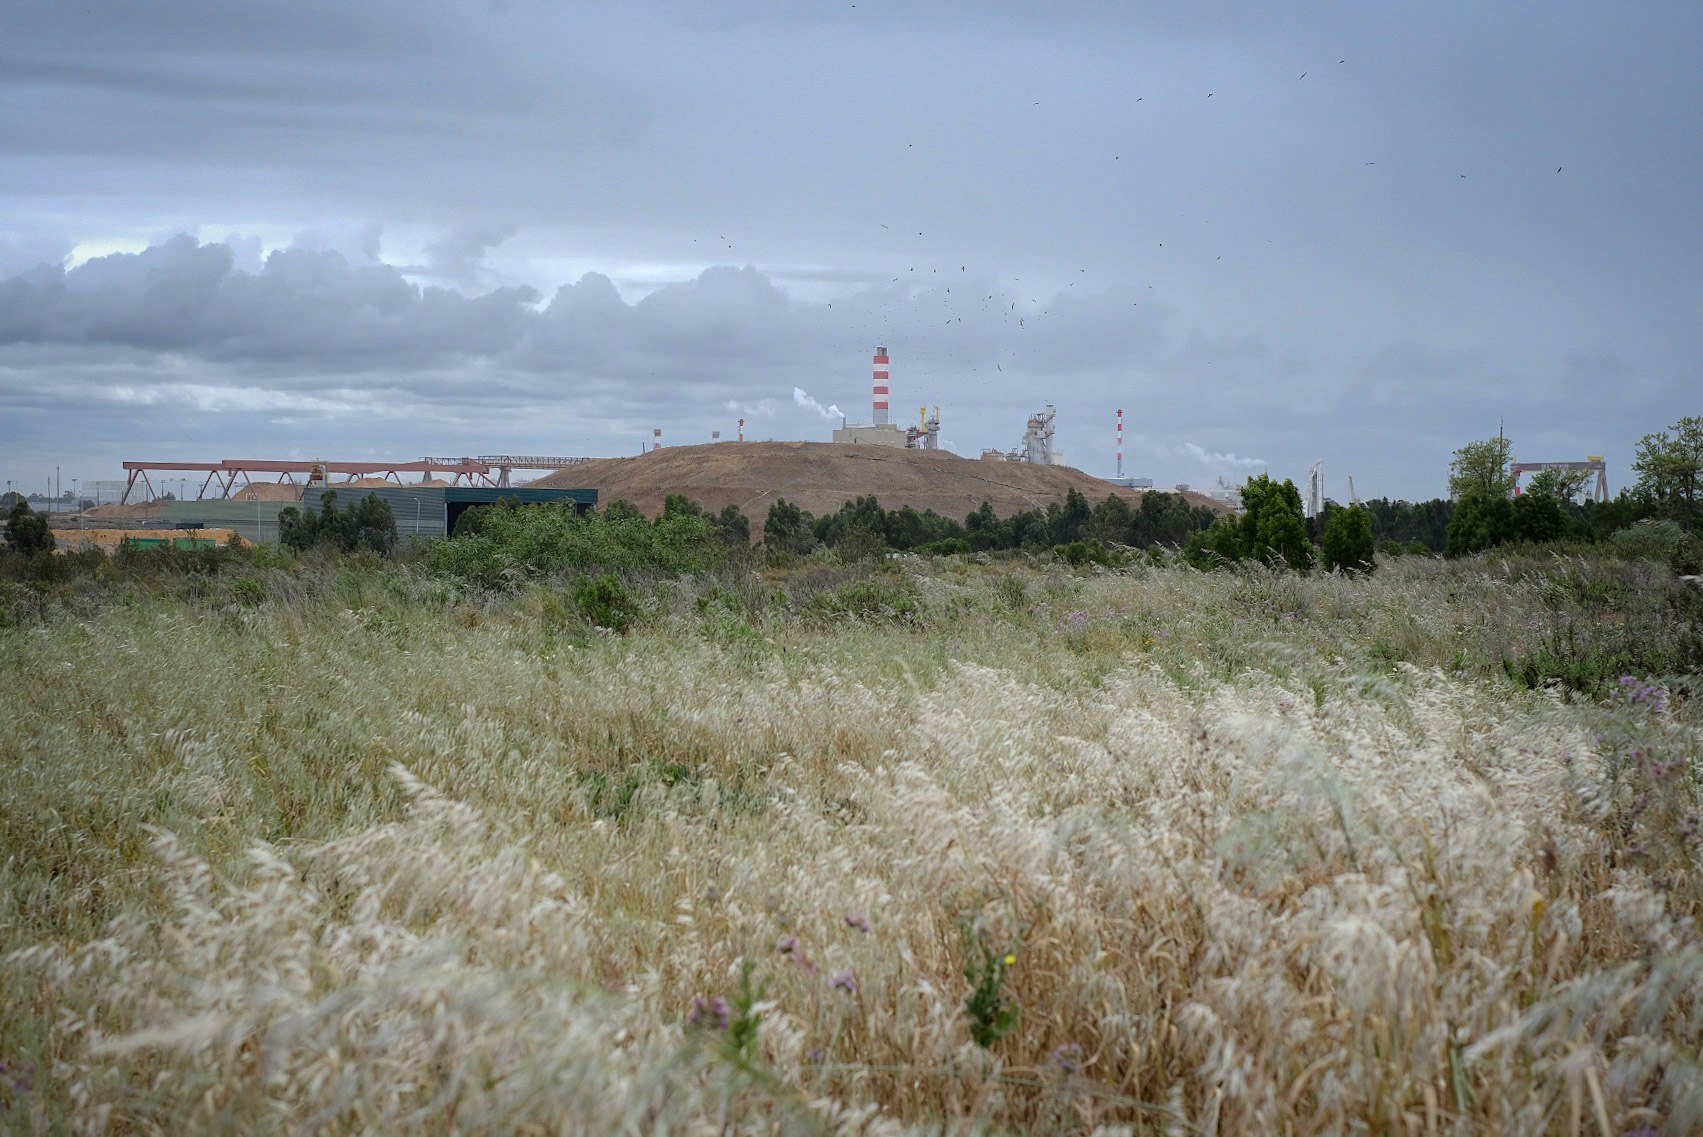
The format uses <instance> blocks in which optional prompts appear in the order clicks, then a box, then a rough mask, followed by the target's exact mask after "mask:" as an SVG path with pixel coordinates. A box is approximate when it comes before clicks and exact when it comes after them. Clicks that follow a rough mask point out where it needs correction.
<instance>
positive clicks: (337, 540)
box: [278, 490, 396, 554]
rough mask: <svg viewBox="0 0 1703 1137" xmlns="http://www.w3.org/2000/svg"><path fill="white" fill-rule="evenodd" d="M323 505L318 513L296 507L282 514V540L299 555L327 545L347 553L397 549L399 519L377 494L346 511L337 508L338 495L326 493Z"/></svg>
mask: <svg viewBox="0 0 1703 1137" xmlns="http://www.w3.org/2000/svg"><path fill="white" fill-rule="evenodd" d="M319 503H320V504H319V512H318V513H314V512H312V511H304V510H301V509H298V508H296V507H295V506H293V505H292V506H290V507H288V508H287V509H284V510H281V511H279V513H278V540H279V541H280V542H281V543H282V544H284V545H285V546H287V547H288V548H291V549H296V550H298V551H300V550H306V549H311V548H314V547H315V546H319V545H326V546H329V547H331V548H334V549H341V550H342V551H343V552H345V553H352V552H354V551H355V550H356V549H370V550H372V551H373V552H375V553H381V554H383V553H388V552H390V550H391V549H393V548H395V546H396V516H395V514H393V513H392V512H391V508H390V503H389V502H387V501H385V500H384V499H383V498H381V497H379V496H378V495H377V494H367V495H366V496H365V497H363V498H362V499H361V500H360V501H358V502H356V503H355V506H354V508H352V509H346V510H345V509H338V508H337V491H335V490H326V491H325V493H324V494H322V495H321V496H320V499H319Z"/></svg>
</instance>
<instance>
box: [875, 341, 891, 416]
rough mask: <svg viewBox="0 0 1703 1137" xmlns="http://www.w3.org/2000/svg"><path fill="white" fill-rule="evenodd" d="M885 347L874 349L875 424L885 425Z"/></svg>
mask: <svg viewBox="0 0 1703 1137" xmlns="http://www.w3.org/2000/svg"><path fill="white" fill-rule="evenodd" d="M887 421H888V420H887V349H886V348H884V347H878V348H876V349H875V425H876V426H886V425H887Z"/></svg>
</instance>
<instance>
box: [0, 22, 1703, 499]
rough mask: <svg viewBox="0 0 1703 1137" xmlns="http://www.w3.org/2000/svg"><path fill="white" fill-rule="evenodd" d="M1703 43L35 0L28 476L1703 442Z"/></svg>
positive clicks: (1379, 474)
mask: <svg viewBox="0 0 1703 1137" xmlns="http://www.w3.org/2000/svg"><path fill="white" fill-rule="evenodd" d="M1699 58H1703V4H1698V3H1695V2H1692V0H1686V2H1679V3H1665V4H1662V3H1644V4H1640V3H1615V4H1605V3H1601V2H1600V0H1599V2H1592V3H1581V2H1568V0H1554V2H1549V3H1545V4H1539V5H1534V4H1531V3H1525V2H1521V3H1514V2H1505V0H1472V2H1466V3H1454V4H1451V3H1437V2H1436V0H1426V2H1423V3H1396V2H1390V0H1379V2H1377V3H1346V2H1344V3H1280V4H1274V3H1270V2H1269V0H1262V2H1259V3H1245V4H1242V3H1216V4H1204V3H1199V2H1196V0H1175V2H1168V0H1151V2H1145V3H1137V2H1134V0H1120V2H1115V3H1106V4H1088V3H1077V4H1071V3H1062V4H1036V3H1032V2H1030V3H1022V4H1016V3H1010V4H1007V3H998V2H984V3H974V4H972V3H960V2H954V0H927V2H922V3H919V2H916V0H905V2H886V0H858V2H857V3H855V4H852V3H806V2H802V0H789V2H782V0H745V2H720V3H718V2H714V0H695V2H680V3H665V2H636V3H625V4H618V5H617V4H595V5H594V4H584V3H582V4H562V3H560V2H559V0H556V2H549V3H545V2H538V3H534V2H531V0H468V2H462V3H456V2H448V0H406V2H403V0H362V2H360V3H343V4H335V5H333V4H310V3H288V4H282V3H267V2H263V0H244V2H242V3H232V2H231V0H159V2H150V3H146V4H138V3H135V2H134V0H92V2H91V0H79V2H78V3H75V4H66V3H62V2H50V0H7V2H6V4H5V6H4V14H3V15H0V477H3V478H5V479H9V480H11V481H12V482H13V484H14V486H15V487H21V488H25V489H28V490H32V491H34V490H41V489H45V488H46V484H47V482H48V480H49V479H51V477H52V475H53V468H54V467H55V466H56V465H58V466H60V467H61V468H62V474H61V476H62V478H63V480H64V485H65V487H66V488H70V479H71V478H73V477H76V478H80V479H83V480H84V481H88V480H92V479H116V478H119V477H122V471H121V468H120V463H121V462H122V461H124V460H126V459H186V460H197V461H211V460H218V459H221V458H227V457H254V458H264V457H279V458H282V457H292V458H314V457H327V458H350V459H368V458H398V459H412V458H414V457H416V456H419V455H422V454H431V455H460V454H478V453H492V452H520V453H545V454H564V455H582V454H583V455H599V456H601V455H612V454H631V453H635V452H637V451H638V450H639V448H640V447H641V446H643V445H645V444H646V443H647V442H648V440H649V438H650V434H651V430H652V428H653V427H658V426H660V427H662V428H663V430H664V432H665V433H664V440H665V442H668V443H688V442H704V441H708V440H709V437H710V432H711V431H712V430H720V431H721V433H722V437H723V438H724V439H728V438H731V437H732V436H733V435H734V433H735V431H736V429H737V427H736V420H737V419H738V418H740V417H741V416H743V417H744V418H746V420H747V422H746V428H745V429H746V434H747V437H753V438H771V437H772V438H804V439H819V440H826V439H827V438H828V431H829V430H830V429H831V427H832V426H836V425H838V419H837V418H836V419H834V420H833V421H831V422H830V421H829V420H828V419H827V418H825V417H824V416H823V415H821V414H818V413H817V412H816V411H814V410H812V409H811V408H810V407H808V406H805V405H801V404H800V403H799V402H798V401H797V400H796V399H795V397H794V393H793V392H794V389H795V388H800V389H802V390H803V391H804V392H806V393H807V394H808V395H809V396H810V397H811V398H812V399H814V400H816V401H817V402H818V403H820V404H822V405H823V406H837V407H839V408H840V409H841V410H842V411H843V412H844V413H845V414H846V415H848V416H849V417H850V418H851V420H852V421H853V422H857V421H860V420H862V421H867V420H868V418H869V417H870V411H869V401H870V392H869V387H870V370H871V368H870V358H871V355H872V354H873V350H874V347H875V346H876V345H877V344H885V345H887V346H888V347H889V349H890V352H891V355H892V360H893V363H892V377H893V404H894V408H895V411H894V415H895V418H899V419H901V420H909V419H910V418H912V417H914V416H915V413H916V408H917V407H918V406H921V405H923V404H925V403H926V404H928V405H930V406H933V405H936V404H938V405H939V406H940V407H941V410H942V416H943V418H944V420H945V426H944V429H943V437H944V439H945V441H946V444H947V445H948V446H949V447H950V448H951V449H953V450H955V451H957V452H958V453H961V454H967V455H971V456H974V455H976V454H977V453H979V452H980V450H981V449H982V448H983V447H989V446H998V447H1001V448H1009V447H1012V446H1014V445H1016V444H1017V443H1018V441H1019V439H1020V436H1021V434H1022V431H1023V424H1024V419H1025V418H1026V416H1027V415H1028V414H1029V413H1030V412H1031V411H1034V410H1037V409H1039V408H1040V406H1041V405H1042V404H1043V403H1044V402H1047V401H1051V402H1053V403H1055V404H1056V405H1057V407H1058V417H1057V432H1058V433H1057V443H1058V446H1059V447H1060V448H1061V449H1062V450H1063V451H1064V452H1065V457H1066V460H1067V461H1068V462H1070V464H1072V465H1076V466H1079V467H1081V468H1082V469H1085V470H1087V471H1089V472H1091V473H1095V474H1099V475H1102V476H1106V475H1110V474H1111V473H1112V471H1113V464H1114V453H1113V452H1114V441H1115V436H1114V413H1115V411H1116V409H1117V408H1118V407H1122V408H1124V412H1125V423H1126V436H1127V437H1126V445H1125V459H1124V466H1125V472H1126V473H1127V474H1133V475H1146V476H1151V477H1153V478H1154V479H1155V481H1156V482H1157V483H1158V484H1160V485H1162V486H1163V485H1170V484H1173V483H1176V482H1187V483H1190V484H1192V485H1195V486H1198V487H1208V486H1211V485H1212V484H1213V483H1214V481H1215V480H1216V479H1217V478H1220V477H1222V478H1224V479H1226V480H1227V481H1229V482H1232V483H1236V482H1239V481H1240V479H1242V478H1243V477H1245V476H1246V475H1247V474H1249V473H1250V472H1259V471H1260V470H1269V472H1270V473H1272V474H1273V475H1274V476H1276V477H1279V478H1283V477H1290V478H1293V479H1295V481H1296V483H1297V484H1298V485H1304V483H1305V479H1306V476H1307V469H1308V467H1309V465H1310V464H1311V463H1312V462H1314V461H1316V460H1321V459H1322V460H1323V462H1324V469H1325V478H1326V491H1327V493H1328V494H1330V496H1333V497H1337V498H1339V499H1342V500H1346V498H1347V484H1346V477H1347V476H1348V475H1353V476H1354V478H1355V484H1356V488H1357V489H1358V490H1359V492H1360V494H1361V496H1363V497H1372V496H1380V495H1388V496H1391V497H1407V498H1410V499H1418V498H1428V497H1434V496H1438V495H1440V494H1442V493H1444V492H1445V489H1446V470H1447V465H1448V461H1449V457H1450V453H1451V451H1452V450H1454V449H1455V448H1456V447H1458V446H1460V445H1462V444H1463V443H1464V442H1467V441H1470V440H1473V439H1478V438H1484V437H1487V436H1490V435H1494V434H1495V432H1496V430H1497V426H1498V422H1499V421H1504V422H1505V423H1506V429H1507V433H1508V435H1509V436H1510V437H1511V438H1512V439H1513V440H1514V451H1515V456H1516V457H1518V458H1524V459H1573V458H1582V457H1584V456H1586V455H1587V454H1604V455H1606V456H1607V457H1608V460H1609V463H1610V479H1611V485H1612V487H1613V488H1615V489H1619V488H1620V486H1622V485H1624V484H1625V483H1626V482H1627V480H1628V476H1629V474H1628V468H1627V467H1628V463H1629V462H1630V461H1631V458H1632V456H1633V452H1634V449H1635V447H1636V445H1637V442H1638V439H1639V438H1640V437H1641V436H1642V435H1644V434H1646V433H1649V432H1651V431H1656V430H1661V429H1665V428H1666V427H1668V426H1669V425H1670V424H1672V423H1673V422H1674V421H1675V420H1677V419H1678V418H1680V417H1681V416H1684V415H1694V414H1703V301H1700V297H1703V287H1700V283H1699V274H1700V269H1703V221H1700V213H1699V202H1700V201H1703V189H1700V186H1703V113H1700V107H1703V98H1700V96H1703V68H1700V67H1699V64H1698V60H1699Z"/></svg>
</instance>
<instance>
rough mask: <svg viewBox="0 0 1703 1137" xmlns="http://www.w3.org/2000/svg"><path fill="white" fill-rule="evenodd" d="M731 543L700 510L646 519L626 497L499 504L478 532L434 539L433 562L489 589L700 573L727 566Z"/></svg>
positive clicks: (430, 561) (430, 559) (430, 558)
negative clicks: (592, 503) (601, 506)
mask: <svg viewBox="0 0 1703 1137" xmlns="http://www.w3.org/2000/svg"><path fill="white" fill-rule="evenodd" d="M727 556H728V544H727V542H726V540H725V539H724V537H723V535H722V534H721V533H719V532H718V531H717V526H716V523H715V521H714V520H713V519H712V518H711V517H709V516H708V515H706V514H705V513H703V512H702V511H701V510H695V509H694V510H684V509H676V510H675V511H673V512H665V513H664V514H663V515H662V516H659V517H658V518H657V519H656V521H655V523H652V522H649V521H647V520H645V517H644V515H643V514H641V513H639V512H638V511H637V510H636V509H633V508H632V507H631V506H627V505H626V504H625V503H624V502H619V501H617V502H614V503H611V505H610V506H609V508H607V509H606V510H603V511H602V512H592V513H587V514H584V515H581V514H578V513H576V512H575V510H574V509H573V508H572V507H569V506H560V505H528V506H522V505H519V504H518V503H510V502H499V503H498V504H497V505H496V506H495V507H493V508H491V509H489V510H487V511H485V512H484V515H483V517H482V519H481V522H480V524H479V526H478V527H477V532H476V533H474V535H472V536H465V537H454V538H451V539H449V540H446V541H437V542H434V543H433V544H432V546H431V547H430V550H429V552H428V555H427V558H426V560H427V563H428V564H429V565H430V567H431V568H432V569H433V570H435V571H437V572H440V573H444V574H446V575H449V576H454V577H458V578H461V579H463V580H468V581H470V582H473V583H477V584H480V585H483V586H486V587H490V586H494V585H498V584H501V583H503V582H505V581H510V580H527V579H536V578H540V577H544V576H548V575H578V574H597V573H604V572H613V573H617V574H632V573H663V574H667V575H680V574H685V573H692V572H700V571H703V570H705V569H708V568H712V567H714V566H716V565H719V564H721V563H723V562H724V561H725V560H726V559H727Z"/></svg>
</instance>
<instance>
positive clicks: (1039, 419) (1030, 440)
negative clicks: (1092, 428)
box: [982, 403, 1123, 466]
mask: <svg viewBox="0 0 1703 1137" xmlns="http://www.w3.org/2000/svg"><path fill="white" fill-rule="evenodd" d="M1056 414H1058V411H1057V409H1056V408H1054V406H1053V405H1052V404H1051V403H1048V404H1047V405H1046V407H1045V408H1044V409H1042V410H1038V411H1036V412H1035V413H1034V414H1032V415H1030V416H1029V425H1028V427H1027V428H1026V429H1025V430H1024V431H1023V443H1022V445H1020V446H1018V447H1016V448H1014V449H1011V450H997V449H988V450H983V451H982V461H984V462H1027V463H1029V464H1030V465H1032V466H1062V465H1064V455H1063V454H1062V453H1060V452H1059V451H1057V450H1054V449H1053V416H1054V415H1056ZM1118 422H1119V427H1118V430H1119V436H1120V438H1121V436H1122V431H1123V427H1122V422H1123V412H1122V411H1120V412H1118ZM1120 446H1121V443H1120Z"/></svg>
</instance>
